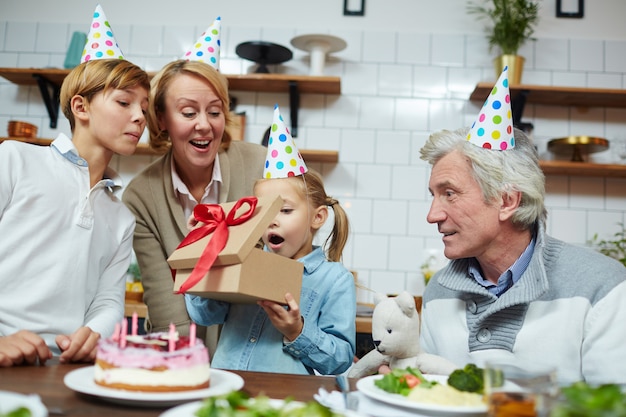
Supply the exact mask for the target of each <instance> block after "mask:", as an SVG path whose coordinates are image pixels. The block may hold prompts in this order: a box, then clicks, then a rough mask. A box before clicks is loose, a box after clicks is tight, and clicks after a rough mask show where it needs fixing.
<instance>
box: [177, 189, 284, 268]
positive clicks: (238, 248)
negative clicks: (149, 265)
mask: <svg viewBox="0 0 626 417" xmlns="http://www.w3.org/2000/svg"><path fill="white" fill-rule="evenodd" d="M236 204H237V202H235V201H233V202H229V203H223V204H220V206H221V207H222V209H223V210H224V213H225V214H226V215H228V213H229V212H230V211H231V210H232V209H233V207H235V205H236ZM282 205H283V200H282V198H280V197H278V196H277V197H275V198H270V197H265V198H259V199H258V202H257V205H256V208H255V210H254V214H253V215H252V217H251V218H249V219H248V220H247V221H245V222H243V223H241V224H239V225H235V226H228V241H227V242H226V246H225V247H224V249H223V250H222V251H221V252H220V253H219V255H218V256H217V259H216V260H215V262H214V263H213V265H215V266H223V265H233V264H237V263H241V262H242V261H243V260H244V259H245V258H246V257H247V256H248V254H249V253H250V251H251V250H252V249H253V248H254V247H255V245H256V244H257V242H258V241H259V239H260V238H261V236H262V235H263V232H264V231H265V229H266V228H267V227H268V226H269V224H270V223H271V221H272V220H274V217H276V214H278V212H279V211H280V208H281V207H282ZM248 209H249V207H248V205H247V204H244V205H243V206H242V207H240V208H239V210H237V216H236V217H238V216H239V215H240V214H241V213H244V212H246V211H247V210H248ZM212 237H213V233H211V234H209V235H207V236H205V237H203V238H202V239H199V240H198V241H196V242H194V243H192V244H190V245H187V246H185V247H182V248H178V249H176V250H175V251H174V252H173V253H172V254H171V255H170V257H169V258H168V259H167V262H168V263H169V265H170V267H171V268H172V269H189V268H193V267H194V266H195V265H196V262H197V261H198V259H199V258H200V255H201V254H202V251H203V250H204V248H205V247H206V246H207V244H208V243H209V240H210V239H211V238H212Z"/></svg>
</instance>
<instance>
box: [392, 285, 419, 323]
mask: <svg viewBox="0 0 626 417" xmlns="http://www.w3.org/2000/svg"><path fill="white" fill-rule="evenodd" d="M396 303H397V304H398V306H400V309H401V310H402V312H403V313H404V314H405V315H406V316H407V317H413V314H416V313H417V310H416V309H415V298H414V297H413V296H412V295H411V294H409V293H408V292H407V291H402V292H401V293H400V294H399V295H398V296H397V297H396Z"/></svg>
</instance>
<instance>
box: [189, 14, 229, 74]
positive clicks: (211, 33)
mask: <svg viewBox="0 0 626 417" xmlns="http://www.w3.org/2000/svg"><path fill="white" fill-rule="evenodd" d="M221 36H222V19H221V18H220V17H219V16H218V17H217V18H216V19H215V21H214V22H213V24H211V26H209V27H208V28H207V30H205V31H204V32H203V33H202V35H200V37H199V38H198V40H197V41H196V42H195V43H194V44H193V45H191V46H190V47H189V49H187V51H186V52H185V54H184V55H183V57H182V59H186V60H187V61H200V62H204V63H207V64H209V65H211V66H212V67H213V68H215V69H216V70H219V69H220V46H221V44H222V42H221Z"/></svg>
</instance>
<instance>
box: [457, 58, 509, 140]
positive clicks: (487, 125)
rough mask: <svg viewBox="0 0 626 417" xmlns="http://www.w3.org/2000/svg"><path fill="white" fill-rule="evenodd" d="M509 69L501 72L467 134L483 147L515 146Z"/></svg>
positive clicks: (468, 137)
mask: <svg viewBox="0 0 626 417" xmlns="http://www.w3.org/2000/svg"><path fill="white" fill-rule="evenodd" d="M508 70H509V68H508V67H505V68H504V70H503V71H502V74H500V78H498V81H497V82H496V84H495V85H494V86H493V89H492V90H491V94H489V97H487V100H486V101H485V104H483V107H482V108H481V109H480V113H479V114H478V118H477V119H476V121H475V122H474V124H473V125H472V127H471V129H470V131H469V134H468V135H467V140H468V141H469V142H471V143H472V144H474V145H476V146H480V147H481V148H485V149H493V150H497V151H505V150H507V149H513V148H514V147H515V138H514V137H513V119H512V115H511V94H510V92H509V72H508Z"/></svg>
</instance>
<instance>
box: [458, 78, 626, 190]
mask: <svg viewBox="0 0 626 417" xmlns="http://www.w3.org/2000/svg"><path fill="white" fill-rule="evenodd" d="M492 88H493V83H478V84H476V87H475V88H474V91H473V92H472V94H471V95H470V100H472V101H480V102H484V101H485V100H486V99H487V97H488V96H489V94H490V93H491V90H492ZM509 89H510V91H511V107H512V111H513V124H514V125H515V126H519V122H520V119H521V116H522V113H523V112H524V106H525V105H526V103H533V104H545V105H550V106H577V107H620V108H626V90H621V89H607V88H581V87H553V86H543V85H525V84H516V85H511V86H509ZM539 163H540V165H541V168H542V169H543V172H544V173H545V174H546V175H571V176H585V177H620V178H626V165H619V164H592V163H588V162H571V161H540V162H539Z"/></svg>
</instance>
